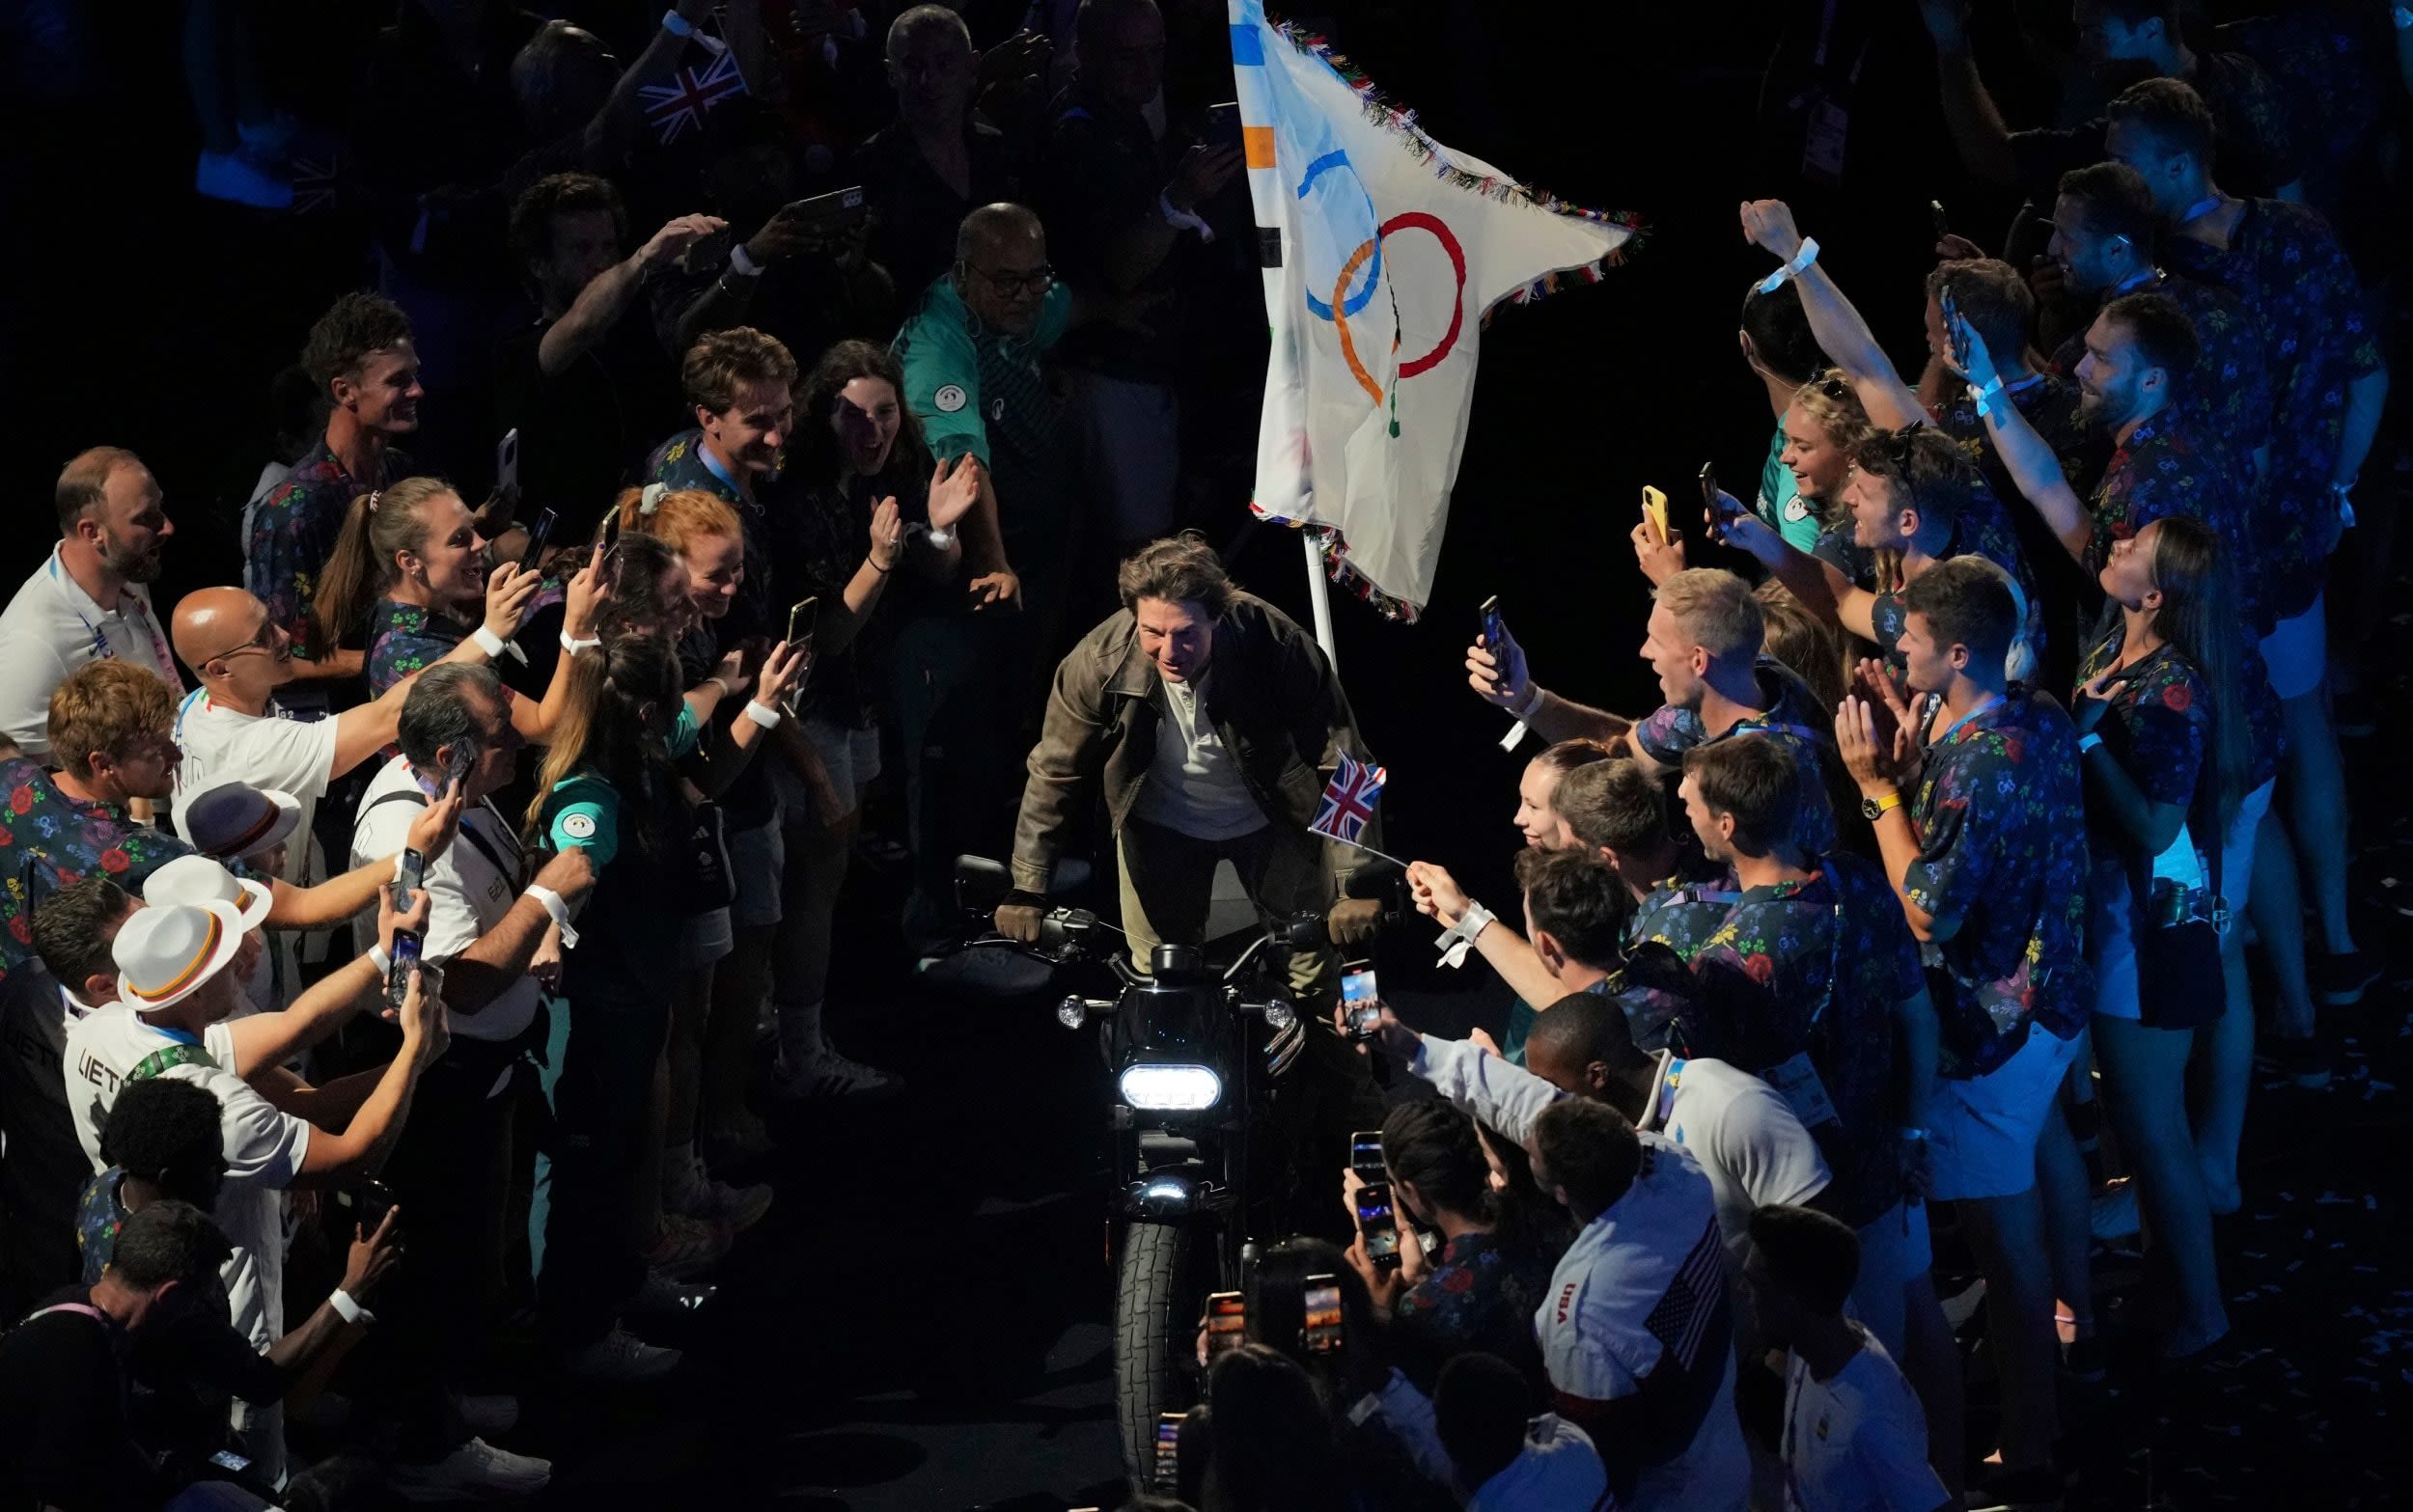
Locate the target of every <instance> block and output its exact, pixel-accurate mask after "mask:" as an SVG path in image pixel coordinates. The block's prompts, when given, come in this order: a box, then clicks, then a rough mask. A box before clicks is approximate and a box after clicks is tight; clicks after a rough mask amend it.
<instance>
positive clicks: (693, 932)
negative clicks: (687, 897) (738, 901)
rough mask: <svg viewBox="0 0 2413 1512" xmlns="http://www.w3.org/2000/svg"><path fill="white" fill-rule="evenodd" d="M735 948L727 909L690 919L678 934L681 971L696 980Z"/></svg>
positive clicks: (695, 915)
mask: <svg viewBox="0 0 2413 1512" xmlns="http://www.w3.org/2000/svg"><path fill="white" fill-rule="evenodd" d="M735 948H736V942H735V939H733V938H732V937H731V935H730V932H729V910H728V909H726V908H715V909H710V910H708V911H707V912H705V913H701V914H693V915H690V916H689V917H688V919H687V921H686V924H685V926H684V927H682V928H681V929H680V932H679V969H680V971H681V972H684V973H685V974H687V975H688V976H693V975H695V974H696V973H697V972H700V971H703V970H704V969H705V968H707V967H708V966H710V965H711V964H712V963H713V962H715V961H717V960H719V959H720V958H721V957H722V956H724V955H727V954H728V953H729V952H730V951H731V950H734V949H735Z"/></svg>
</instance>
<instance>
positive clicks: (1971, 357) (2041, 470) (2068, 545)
mask: <svg viewBox="0 0 2413 1512" xmlns="http://www.w3.org/2000/svg"><path fill="white" fill-rule="evenodd" d="M1953 337H1954V340H1955V342H1956V343H1957V344H1958V345H1959V346H1960V349H1961V352H1962V354H1963V355H1964V356H1965V357H1966V358H1967V361H1966V362H1965V363H1964V364H1963V365H1962V367H1963V371H1966V372H1967V373H1968V374H1969V382H1970V383H1971V385H1972V386H1974V387H1975V388H1976V389H1977V390H1978V391H1979V392H1980V393H1981V394H1986V395H1987V396H1988V397H1987V398H1986V399H1982V400H1980V402H1979V405H1978V411H1979V413H1980V414H1981V415H1983V417H1984V424H1985V433H1986V434H1987V435H1989V436H1991V437H1993V438H1994V451H1995V454H1997V455H1998V456H2000V457H2001V458H2002V459H2003V466H2004V467H2005V468H2007V469H2009V470H2010V472H2011V481H2012V482H2014V483H2016V484H2018V485H2019V492H2020V494H2021V495H2022V496H2023V497H2024V498H2026V500H2027V501H2028V503H2030V504H2031V505H2034V506H2035V507H2036V512H2037V513H2038V514H2039V515H2042V516H2043V518H2044V523H2045V524H2046V525H2047V526H2049V527H2051V529H2052V532H2053V535H2054V536H2055V537H2056V538H2057V539H2059V540H2060V541H2061V545H2062V549H2063V550H2064V551H2066V552H2068V553H2069V555H2070V557H2071V558H2072V559H2073V560H2075V561H2076V562H2077V563H2078V564H2080V565H2084V564H2085V563H2086V560H2087V550H2088V548H2089V547H2091V546H2092V545H2093V544H2094V519H2093V518H2092V517H2091V516H2089V515H2088V513H2087V509H2086V502H2085V501H2084V500H2082V499H2080V498H2079V497H2078V492H2077V490H2076V489H2074V488H2072V487H2070V486H2069V480H2068V478H2067V477H2066V475H2065V474H2064V473H2063V472H2062V470H2061V458H2060V457H2059V456H2056V455H2055V454H2053V448H2052V446H2051V444H2050V443H2049V442H2047V441H2046V440H2045V439H2044V438H2043V437H2042V436H2039V435H2038V434H2037V433H2036V427H2035V426H2031V425H2029V424H2028V417H2027V416H2025V415H2023V414H2021V413H2019V406H2018V405H2016V404H2013V403H2012V402H2011V396H2010V395H2008V394H2006V393H2004V392H2003V390H2002V381H2003V380H2002V374H2001V373H1999V372H1997V371H1995V370H1994V357H1993V354H1992V353H1991V352H1988V351H1987V350H1986V349H1985V339H1984V338H1983V337H1982V336H1980V335H1978V333H1977V331H1976V329H1975V328H1973V327H1972V326H1971V325H1970V324H1969V321H1968V317H1967V316H1958V315H1955V316H1953Z"/></svg>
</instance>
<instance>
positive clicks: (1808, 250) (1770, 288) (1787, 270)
mask: <svg viewBox="0 0 2413 1512" xmlns="http://www.w3.org/2000/svg"><path fill="white" fill-rule="evenodd" d="M1816 261H1818V238H1817V237H1816V236H1804V237H1802V238H1801V250H1800V251H1799V252H1796V253H1794V254H1793V260H1792V261H1790V262H1788V263H1786V264H1785V265H1784V266H1783V267H1781V268H1778V269H1777V270H1776V271H1775V272H1773V273H1770V274H1769V275H1768V276H1767V277H1765V278H1763V279H1761V280H1760V292H1761V293H1763V294H1773V293H1775V292H1776V291H1777V290H1778V289H1782V288H1784V287H1785V286H1786V285H1787V284H1788V283H1789V282H1791V281H1792V280H1794V279H1796V278H1799V277H1801V275H1802V274H1803V273H1805V272H1807V271H1808V270H1809V267H1810V264H1811V263H1813V262H1816Z"/></svg>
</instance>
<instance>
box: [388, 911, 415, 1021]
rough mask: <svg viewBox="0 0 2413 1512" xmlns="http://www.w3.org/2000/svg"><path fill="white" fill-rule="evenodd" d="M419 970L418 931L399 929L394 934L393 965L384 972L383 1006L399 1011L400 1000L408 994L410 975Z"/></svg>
mask: <svg viewBox="0 0 2413 1512" xmlns="http://www.w3.org/2000/svg"><path fill="white" fill-rule="evenodd" d="M418 969H419V931H418V930H416V929H401V930H397V931H395V934H394V964H393V965H392V966H390V967H388V968H386V972H385V1005H386V1006H387V1007H389V1008H394V1009H397V1010H400V1009H401V1007H402V999H403V998H405V997H407V996H408V995H409V993H410V974H411V973H412V972H414V971H416V970H418Z"/></svg>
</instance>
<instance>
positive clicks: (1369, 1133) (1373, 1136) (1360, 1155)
mask: <svg viewBox="0 0 2413 1512" xmlns="http://www.w3.org/2000/svg"><path fill="white" fill-rule="evenodd" d="M1349 1169H1351V1170H1353V1171H1356V1172H1357V1177H1358V1179H1359V1180H1360V1181H1387V1180H1389V1179H1390V1176H1391V1168H1389V1167H1387V1166H1385V1165H1384V1164H1383V1163H1382V1131H1381V1130H1380V1129H1360V1130H1358V1131H1357V1132H1356V1133H1354V1134H1352V1135H1350V1136H1349Z"/></svg>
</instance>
